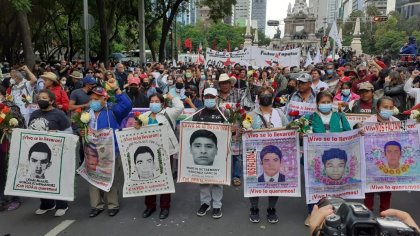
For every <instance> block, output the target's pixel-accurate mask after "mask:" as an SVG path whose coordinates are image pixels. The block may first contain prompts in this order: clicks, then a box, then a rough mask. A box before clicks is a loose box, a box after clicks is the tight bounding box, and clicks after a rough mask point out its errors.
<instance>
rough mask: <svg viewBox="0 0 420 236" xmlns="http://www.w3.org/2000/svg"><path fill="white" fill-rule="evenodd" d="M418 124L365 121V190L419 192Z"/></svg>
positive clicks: (419, 149)
mask: <svg viewBox="0 0 420 236" xmlns="http://www.w3.org/2000/svg"><path fill="white" fill-rule="evenodd" d="M419 128H420V126H419V124H407V123H405V122H386V123H374V124H369V123H366V124H365V125H364V126H363V129H364V131H365V152H366V153H365V156H366V172H367V173H369V174H368V175H367V176H366V192H383V191H420V141H419V139H420V138H419Z"/></svg>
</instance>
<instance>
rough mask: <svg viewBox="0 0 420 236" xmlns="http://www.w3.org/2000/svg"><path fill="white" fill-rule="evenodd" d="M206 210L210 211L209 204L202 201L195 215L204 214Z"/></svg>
mask: <svg viewBox="0 0 420 236" xmlns="http://www.w3.org/2000/svg"><path fill="white" fill-rule="evenodd" d="M208 211H210V206H209V205H207V204H205V203H204V204H203V205H201V206H200V209H198V211H197V215H198V216H205V215H206V214H207V212H208Z"/></svg>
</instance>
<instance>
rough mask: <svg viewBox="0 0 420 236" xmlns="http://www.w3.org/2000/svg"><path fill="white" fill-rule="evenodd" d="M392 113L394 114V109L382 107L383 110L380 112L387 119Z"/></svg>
mask: <svg viewBox="0 0 420 236" xmlns="http://www.w3.org/2000/svg"><path fill="white" fill-rule="evenodd" d="M392 114H394V111H393V110H388V109H381V112H380V113H379V115H380V116H381V117H382V118H383V119H385V120H388V119H389V118H390V117H391V116H392Z"/></svg>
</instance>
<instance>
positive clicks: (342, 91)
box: [341, 89, 350, 97]
mask: <svg viewBox="0 0 420 236" xmlns="http://www.w3.org/2000/svg"><path fill="white" fill-rule="evenodd" d="M341 94H342V95H344V96H346V97H347V96H349V95H350V89H342V90H341Z"/></svg>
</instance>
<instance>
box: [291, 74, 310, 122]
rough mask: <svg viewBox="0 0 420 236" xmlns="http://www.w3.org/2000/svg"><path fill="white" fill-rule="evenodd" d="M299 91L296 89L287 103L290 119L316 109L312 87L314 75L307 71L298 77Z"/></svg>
mask: <svg viewBox="0 0 420 236" xmlns="http://www.w3.org/2000/svg"><path fill="white" fill-rule="evenodd" d="M297 84H298V91H296V92H295V93H294V94H293V95H292V96H291V97H290V100H289V102H288V103H287V105H286V115H287V118H288V119H289V121H293V120H295V119H297V118H299V117H301V116H304V115H307V114H311V113H312V112H314V111H315V110H316V106H315V96H316V94H315V92H314V90H313V89H312V87H311V86H312V77H311V75H309V74H307V73H303V74H301V75H300V76H299V77H298V78H297Z"/></svg>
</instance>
